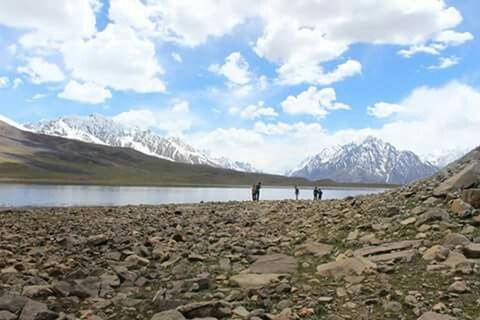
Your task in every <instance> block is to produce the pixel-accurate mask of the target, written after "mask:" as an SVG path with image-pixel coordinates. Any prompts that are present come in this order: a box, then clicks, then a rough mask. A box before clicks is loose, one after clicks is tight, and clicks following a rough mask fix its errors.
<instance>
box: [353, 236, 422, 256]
mask: <svg viewBox="0 0 480 320" xmlns="http://www.w3.org/2000/svg"><path fill="white" fill-rule="evenodd" d="M419 245H420V241H418V240H404V241H397V242H391V243H385V244H382V245H379V246H371V247H365V248H361V249H358V250H355V251H354V252H353V255H354V256H362V257H369V256H374V255H378V254H382V253H389V252H392V251H397V250H403V249H409V248H415V247H418V246H419Z"/></svg>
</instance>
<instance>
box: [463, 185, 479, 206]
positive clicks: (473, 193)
mask: <svg viewBox="0 0 480 320" xmlns="http://www.w3.org/2000/svg"><path fill="white" fill-rule="evenodd" d="M462 199H463V201H465V202H466V203H468V204H470V205H471V206H472V207H474V208H475V209H480V189H468V190H463V193H462Z"/></svg>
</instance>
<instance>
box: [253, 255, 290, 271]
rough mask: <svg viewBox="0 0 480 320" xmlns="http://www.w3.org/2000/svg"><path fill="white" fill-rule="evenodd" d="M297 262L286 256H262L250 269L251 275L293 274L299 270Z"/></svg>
mask: <svg viewBox="0 0 480 320" xmlns="http://www.w3.org/2000/svg"><path fill="white" fill-rule="evenodd" d="M297 266H298V264H297V260H295V258H293V257H290V256H287V255H284V254H271V255H266V256H260V257H258V259H257V260H256V261H255V262H254V263H253V264H252V265H251V266H250V267H249V268H248V270H249V272H251V273H267V274H271V273H292V272H295V271H296V270H297Z"/></svg>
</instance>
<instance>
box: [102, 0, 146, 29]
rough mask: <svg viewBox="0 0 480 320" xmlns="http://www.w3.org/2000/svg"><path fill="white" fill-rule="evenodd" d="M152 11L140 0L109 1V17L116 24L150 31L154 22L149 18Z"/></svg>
mask: <svg viewBox="0 0 480 320" xmlns="http://www.w3.org/2000/svg"><path fill="white" fill-rule="evenodd" d="M152 14H153V12H152V11H151V9H149V7H147V6H146V5H145V4H143V3H142V1H140V0H114V1H111V2H110V8H109V11H108V16H109V18H110V19H111V20H112V21H113V22H115V23H116V24H118V25H121V26H125V27H132V28H135V29H139V30H146V31H149V32H152V31H153V29H154V28H155V24H154V23H153V22H152V21H151V20H150V18H151V16H152Z"/></svg>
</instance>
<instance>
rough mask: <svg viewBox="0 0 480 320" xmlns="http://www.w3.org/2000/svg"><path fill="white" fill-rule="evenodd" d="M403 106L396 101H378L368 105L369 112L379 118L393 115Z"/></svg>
mask: <svg viewBox="0 0 480 320" xmlns="http://www.w3.org/2000/svg"><path fill="white" fill-rule="evenodd" d="M402 110H403V107H402V106H401V105H398V104H394V103H386V102H377V103H375V104H374V105H373V106H370V107H368V109H367V113H368V114H369V115H371V116H374V117H377V118H388V117H390V116H391V115H393V114H395V113H398V112H401V111H402Z"/></svg>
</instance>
